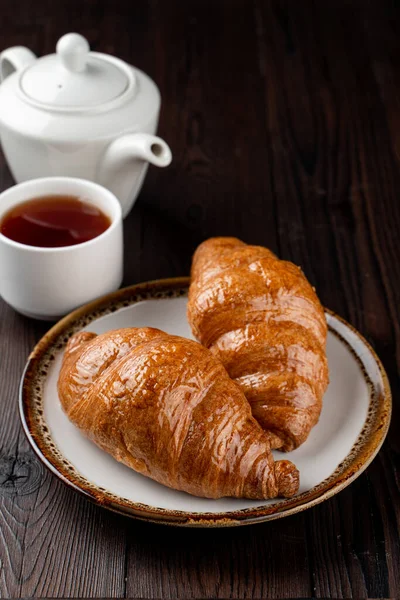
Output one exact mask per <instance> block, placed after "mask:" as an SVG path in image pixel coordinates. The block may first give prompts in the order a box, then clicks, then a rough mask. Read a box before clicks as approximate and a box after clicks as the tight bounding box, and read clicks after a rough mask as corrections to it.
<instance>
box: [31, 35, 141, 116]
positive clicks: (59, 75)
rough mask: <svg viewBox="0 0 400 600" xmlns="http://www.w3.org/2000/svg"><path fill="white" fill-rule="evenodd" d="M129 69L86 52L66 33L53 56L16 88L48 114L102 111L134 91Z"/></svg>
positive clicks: (83, 43) (78, 39)
mask: <svg viewBox="0 0 400 600" xmlns="http://www.w3.org/2000/svg"><path fill="white" fill-rule="evenodd" d="M135 83H136V82H135V74H134V71H133V69H132V68H131V67H130V66H129V65H127V64H126V63H124V62H123V61H122V60H119V59H117V58H114V57H112V56H108V55H105V54H100V53H97V52H90V47H89V44H88V42H87V40H86V39H85V38H84V37H83V36H81V35H79V34H77V33H68V34H67V35H64V36H63V37H62V38H60V39H59V40H58V43H57V47H56V54H50V55H48V56H44V57H43V58H40V59H38V60H36V61H35V62H33V63H32V64H31V65H29V66H28V67H27V68H26V69H25V70H24V71H23V73H22V74H21V79H20V88H21V90H22V91H23V92H24V94H25V95H26V96H27V97H28V99H29V100H30V101H33V102H34V103H39V104H40V105H41V106H42V107H46V108H48V109H51V110H62V111H76V110H80V111H81V110H87V109H89V110H90V109H94V108H97V107H103V106H104V105H105V104H108V103H110V102H113V101H115V100H116V99H117V98H121V96H124V97H125V95H126V94H127V93H128V92H130V93H131V92H133V91H134V90H135V87H136V86H135Z"/></svg>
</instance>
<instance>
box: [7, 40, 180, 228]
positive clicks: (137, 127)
mask: <svg viewBox="0 0 400 600" xmlns="http://www.w3.org/2000/svg"><path fill="white" fill-rule="evenodd" d="M56 50H57V51H56V54H50V55H48V56H44V57H43V58H39V59H38V58H36V56H35V55H34V54H33V53H32V52H31V51H30V50H28V49H27V48H24V47H22V46H16V47H13V48H9V49H8V50H4V52H2V53H1V54H0V78H1V81H2V83H1V86H0V139H1V143H2V146H3V150H4V154H5V156H6V159H7V162H8V164H9V167H10V169H11V172H12V174H13V176H14V178H15V179H16V181H17V182H21V181H26V180H27V179H34V178H37V177H46V176H49V175H67V176H72V177H81V178H84V179H89V180H91V181H95V182H97V183H100V184H102V185H104V186H105V187H107V188H109V189H110V190H111V191H112V192H113V193H114V194H115V195H116V196H117V198H118V199H119V201H120V203H121V206H122V212H123V216H126V215H127V214H128V212H129V211H130V209H131V208H132V205H133V203H134V201H135V199H136V197H137V195H138V193H139V191H140V188H141V186H142V184H143V180H144V177H145V175H146V171H147V167H148V165H149V163H151V164H153V165H156V166H158V167H166V166H167V165H169V164H170V162H171V159H172V156H171V151H170V149H169V147H168V145H167V144H166V143H165V142H164V140H162V139H161V138H159V137H156V136H155V135H154V134H155V133H156V129H157V124H158V115H159V111H160V103H161V100H160V93H159V90H158V88H157V86H156V85H155V83H154V82H153V81H152V79H150V78H149V77H148V76H147V75H146V74H145V73H143V72H142V71H140V70H139V69H134V68H133V67H131V66H130V65H128V64H127V63H125V62H123V61H122V60H119V59H118V58H114V57H113V56H109V55H106V54H100V53H98V52H90V48H89V44H88V42H87V40H86V39H85V38H84V37H82V36H81V35H79V34H77V33H69V34H67V35H65V36H63V37H62V38H61V39H60V40H59V41H58V43H57V48H56Z"/></svg>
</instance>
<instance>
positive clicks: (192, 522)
mask: <svg viewBox="0 0 400 600" xmlns="http://www.w3.org/2000/svg"><path fill="white" fill-rule="evenodd" d="M189 283H190V277H174V278H167V279H156V280H152V281H147V282H143V283H137V284H134V285H130V286H127V287H124V288H121V289H118V290H117V291H115V292H112V293H110V294H107V295H105V296H102V297H100V298H97V299H95V300H93V301H92V302H89V303H88V304H85V305H83V306H81V307H79V308H77V309H76V310H74V311H72V312H71V313H69V314H68V315H66V316H65V317H63V318H62V319H61V320H60V321H58V322H57V323H56V324H54V325H53V326H52V327H51V328H50V329H49V331H47V332H46V333H45V334H44V336H43V337H42V338H41V339H40V340H39V341H38V343H37V344H36V345H35V347H34V348H33V350H32V352H31V353H30V355H29V357H28V361H27V363H26V365H25V368H24V371H23V374H22V377H21V382H20V387H19V413H20V419H21V422H22V426H23V430H24V433H25V435H26V437H27V439H28V441H29V443H30V445H31V447H32V449H33V450H34V452H35V454H36V455H37V457H38V458H39V460H40V461H41V462H42V464H44V466H45V467H47V469H49V470H50V471H51V472H52V473H53V474H54V475H56V477H57V478H58V479H60V480H61V481H62V482H63V483H64V484H65V485H67V486H68V487H70V488H72V489H73V490H74V491H77V492H79V493H80V494H81V495H83V496H84V497H85V498H87V499H89V500H90V501H92V502H94V503H95V504H97V505H99V506H101V507H103V508H107V509H108V510H111V511H113V512H117V513H119V514H122V515H124V516H128V517H131V518H136V519H139V520H142V521H148V522H153V523H162V524H165V525H180V526H187V527H232V526H239V525H251V524H255V523H262V522H265V521H270V520H274V519H278V518H283V517H287V516H290V515H293V514H296V513H298V512H302V511H303V510H306V509H308V508H311V507H313V506H315V505H317V504H320V503H321V502H324V501H325V500H328V499H329V498H331V497H332V496H334V495H335V494H337V493H339V492H341V491H342V490H343V489H345V488H346V487H347V486H348V485H350V483H352V482H353V481H354V480H355V479H356V478H357V477H359V476H360V475H361V473H363V471H364V470H365V469H366V468H367V467H368V466H369V465H370V463H371V462H372V461H373V459H374V458H375V457H376V455H377V454H378V452H379V450H380V448H381V446H382V444H383V442H384V440H385V438H386V435H387V432H388V429H389V425H390V419H391V411H392V395H391V390H390V384H389V379H388V376H387V374H386V371H385V369H384V367H383V365H382V362H381V360H380V359H379V357H378V356H377V354H376V352H375V350H374V349H373V348H372V346H371V345H370V344H369V342H368V341H367V340H366V339H365V338H364V336H362V335H361V333H359V331H358V330H357V329H356V328H355V327H353V326H352V325H351V324H350V323H348V322H347V321H346V320H345V319H343V318H342V317H340V316H339V315H337V314H336V313H335V312H334V311H332V310H330V309H327V308H325V312H326V313H327V314H328V315H331V316H332V317H334V319H336V320H338V321H339V322H341V323H342V324H343V325H344V326H345V327H347V328H348V329H349V330H350V331H351V332H352V333H353V334H355V335H356V337H357V338H358V340H359V341H360V342H361V343H362V344H363V345H364V346H365V347H366V348H367V349H368V350H369V352H370V353H371V355H372V357H373V359H374V361H375V363H376V365H377V367H378V370H379V374H380V376H381V379H382V385H383V390H382V394H381V395H380V398H379V411H378V413H379V414H378V416H379V417H380V424H379V426H378V427H375V429H374V430H373V431H372V432H371V435H370V436H369V438H367V440H366V441H365V443H364V445H365V446H366V447H365V448H364V449H363V454H362V456H361V457H358V460H359V462H358V463H357V464H354V463H356V462H357V461H356V459H357V456H356V457H355V458H354V459H353V460H351V461H350V463H349V465H347V467H346V468H345V470H344V472H343V473H342V474H340V473H339V474H338V475H337V476H336V477H335V479H334V480H333V481H332V482H331V483H330V484H328V485H327V486H326V488H325V489H322V490H318V491H317V492H314V493H313V489H314V488H313V489H311V490H308V491H307V492H304V493H303V494H300V495H299V496H295V497H294V498H292V499H290V500H289V501H285V503H280V506H281V508H279V507H277V508H273V509H271V507H270V505H264V506H258V507H255V508H246V509H240V510H237V511H230V512H226V511H225V512H221V513H199V512H188V511H182V510H173V509H166V508H158V507H153V506H150V505H146V504H142V503H139V502H134V501H132V500H129V501H126V502H124V499H123V498H119V501H118V502H114V501H113V500H112V499H110V498H108V497H106V496H105V495H103V494H101V493H94V491H93V490H91V489H90V488H85V487H83V486H82V484H81V482H77V481H76V480H74V477H73V475H72V474H71V473H69V472H68V471H67V469H65V470H64V471H63V470H62V469H60V467H57V465H56V464H54V463H53V462H52V461H51V460H50V458H49V457H48V455H47V454H46V451H47V452H48V453H50V452H49V450H48V448H47V447H46V445H45V442H44V441H43V438H41V437H40V436H38V435H37V434H36V432H35V430H34V428H33V427H32V422H33V423H36V420H34V419H33V417H32V406H31V405H32V395H33V394H32V386H31V385H30V378H32V377H33V375H34V372H35V369H36V367H37V366H38V365H39V363H40V359H41V358H42V356H43V354H44V353H45V352H46V351H47V350H48V349H49V348H51V347H52V345H53V343H54V341H55V340H56V339H57V338H59V336H60V335H61V334H62V332H63V331H64V330H65V329H66V328H67V327H68V326H70V325H71V323H74V322H75V321H77V320H78V319H80V318H82V317H84V316H85V315H90V314H92V313H93V312H95V311H98V310H100V309H101V308H104V307H106V306H107V305H109V304H110V303H112V302H116V301H118V300H119V301H121V300H122V299H124V298H125V297H127V298H128V297H129V296H132V295H134V294H137V295H141V294H149V293H150V295H151V294H154V293H157V292H165V291H167V292H168V291H170V290H172V291H173V290H175V291H176V290H185V289H187V288H188V287H189ZM132 304H134V302H133V303H132V302H131V303H129V304H128V305H127V306H130V305H132ZM333 331H334V330H333ZM334 333H335V334H336V335H338V336H339V338H340V339H341V341H342V342H343V343H345V344H347V346H348V347H349V349H352V346H351V345H350V344H349V343H348V342H347V341H346V340H345V339H344V338H342V337H341V336H340V335H339V334H338V332H336V331H334ZM352 350H353V349H352ZM353 354H355V352H354V350H353ZM356 358H357V360H358V362H359V363H360V362H361V360H360V358H359V356H358V355H357V356H356ZM360 367H361V368H363V367H362V365H361V364H360ZM363 370H364V369H363ZM377 420H379V419H377ZM351 452H352V451H350V453H349V454H351ZM348 456H349V455H348ZM346 458H347V457H346ZM77 470H78V469H77ZM330 477H331V476H330ZM321 483H323V482H321ZM319 485H321V484H319ZM97 487H98V486H97ZM110 493H111V492H110ZM111 494H112V493H111ZM305 494H306V495H307V499H305V500H304V501H303V500H302V498H301V497H302V496H304V495H305ZM296 498H297V499H298V500H297V501H296Z"/></svg>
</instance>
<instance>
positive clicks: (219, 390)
mask: <svg viewBox="0 0 400 600" xmlns="http://www.w3.org/2000/svg"><path fill="white" fill-rule="evenodd" d="M58 391H59V396H60V399H61V403H62V406H63V408H64V410H65V412H66V413H67V415H68V417H69V419H70V420H71V421H72V422H73V423H75V425H77V426H78V427H79V428H80V429H81V430H82V431H83V432H84V433H85V434H86V435H87V436H88V437H89V438H90V439H91V440H92V441H93V442H95V443H96V444H97V445H98V446H100V448H102V449H103V450H105V451H106V452H109V453H110V454H111V455H112V456H113V457H114V458H116V459H117V460H119V461H121V462H123V463H125V464H126V465H128V466H129V467H131V468H132V469H134V470H135V471H138V472H139V473H142V474H143V475H146V476H148V477H151V478H152V479H155V480H156V481H158V482H160V483H163V484H164V485H167V486H169V487H172V488H175V489H177V490H183V491H185V492H189V493H190V494H194V495H196V496H204V497H208V498H220V497H222V496H234V497H239V498H240V497H247V498H254V499H264V498H273V497H276V496H277V495H280V496H287V497H289V496H292V495H293V494H295V493H296V492H297V490H298V484H299V482H298V471H297V469H296V467H295V466H294V465H293V464H292V463H291V462H289V461H286V460H282V461H278V462H275V463H274V460H273V457H272V454H271V451H270V445H269V439H268V436H267V435H266V434H265V432H264V431H263V430H262V429H261V427H260V426H259V425H258V423H257V422H256V421H255V420H254V419H253V417H252V415H251V410H250V407H249V404H248V402H247V400H246V398H245V397H244V395H243V393H242V392H241V391H240V390H239V388H238V387H237V386H236V385H235V384H234V383H233V382H232V381H231V379H230V378H229V376H228V374H227V372H226V371H225V369H224V367H223V366H222V364H221V362H220V361H219V360H218V359H216V358H215V357H214V356H213V355H212V354H211V352H209V351H208V350H206V349H205V348H204V347H203V346H201V345H200V344H198V343H197V342H193V341H191V340H187V339H184V338H180V337H177V336H172V335H168V334H166V333H164V332H162V331H159V330H158V329H152V328H143V329H138V328H132V329H119V330H115V331H110V332H108V333H105V334H102V335H99V336H96V334H94V333H88V332H81V333H78V334H76V335H75V336H73V337H72V338H71V340H70V341H69V343H68V346H67V349H66V353H65V356H64V360H63V365H62V368H61V372H60V376H59V381H58Z"/></svg>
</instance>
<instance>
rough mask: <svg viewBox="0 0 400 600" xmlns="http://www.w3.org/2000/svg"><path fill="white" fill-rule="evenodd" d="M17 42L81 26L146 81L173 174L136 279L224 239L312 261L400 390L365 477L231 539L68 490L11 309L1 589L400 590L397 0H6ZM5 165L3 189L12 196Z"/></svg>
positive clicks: (43, 40)
mask: <svg viewBox="0 0 400 600" xmlns="http://www.w3.org/2000/svg"><path fill="white" fill-rule="evenodd" d="M0 9H1V10H0V14H1V20H0V31H1V36H0V40H1V46H2V47H7V46H11V45H18V44H24V45H27V46H29V47H30V48H31V49H32V50H34V51H35V52H36V53H38V54H39V55H42V54H45V53H46V54H47V53H49V52H52V51H53V50H54V47H55V44H56V41H57V39H58V38H59V37H60V36H61V35H62V34H63V33H65V32H68V31H74V30H76V31H79V32H81V33H83V34H84V35H85V36H87V37H88V39H89V41H90V44H91V46H92V49H95V50H98V51H104V52H108V53H112V54H116V55H118V56H120V57H121V58H123V59H126V60H127V61H128V62H131V63H133V64H134V65H136V66H137V67H139V68H141V69H143V70H144V71H146V72H148V73H149V74H150V75H151V76H152V77H153V78H154V79H155V80H156V82H157V83H158V85H159V86H160V89H161V93H162V97H163V108H162V114H161V121H160V135H162V136H164V137H165V139H167V140H168V141H169V143H170V145H171V148H172V150H173V153H174V162H173V164H172V166H171V167H170V168H169V169H166V170H156V169H155V168H150V171H149V174H148V177H147V180H146V183H145V186H144V189H143V191H142V193H141V196H140V199H139V200H138V202H137V204H136V205H135V208H134V209H133V211H132V212H131V214H130V215H129V217H128V218H127V219H126V222H125V235H126V246H125V280H124V284H126V285H128V284H131V283H135V282H139V281H144V280H149V279H155V278H161V277H172V276H176V275H184V274H187V273H188V271H189V265H190V257H191V254H192V251H193V249H194V248H195V246H196V245H197V244H198V243H199V242H200V241H201V240H203V239H204V238H206V237H208V236H212V235H236V236H239V237H241V238H243V239H244V240H246V241H249V242H253V243H257V244H264V245H267V246H269V247H271V248H272V249H273V250H274V251H276V252H277V253H279V255H280V256H281V257H284V258H287V259H291V260H294V261H295V262H297V263H299V264H301V265H302V266H303V269H304V270H305V273H306V274H307V276H308V277H309V279H310V280H311V281H312V282H313V284H315V285H316V287H317V290H318V292H319V295H320V297H321V299H322V301H323V302H324V303H325V304H326V305H327V306H329V307H330V308H332V309H333V310H334V311H336V312H338V313H339V314H341V315H342V316H343V317H345V318H346V319H348V320H349V321H350V322H351V323H352V324H353V325H355V326H356V327H357V328H358V329H359V330H360V331H361V332H362V333H363V335H364V336H365V337H366V338H367V339H368V340H369V341H370V342H371V344H372V345H373V346H374V348H375V349H376V351H377V352H378V354H379V355H380V356H381V358H382V360H383V362H384V364H385V367H386V369H387V371H388V374H389V377H390V379H391V385H392V389H393V394H394V417H393V422H392V427H391V430H390V433H389V436H388V439H387V441H386V443H385V445H384V447H383V449H382V451H381V452H380V454H379V456H378V457H377V458H376V459H375V461H374V462H373V464H372V465H371V466H370V467H369V468H368V469H367V471H366V472H365V473H364V474H363V475H362V476H361V477H360V478H359V479H358V480H357V481H356V482H355V483H353V485H351V486H350V487H349V488H347V489H346V490H344V491H343V492H342V493H341V494H339V495H338V496H337V497H334V498H332V499H331V500H329V501H327V502H325V503H324V504H322V505H320V506H317V507H315V508H313V509H311V510H308V511H306V512H304V513H300V514H297V515H296V516H293V517H290V518H286V519H282V520H279V521H274V522H271V523H266V524H263V525H258V526H251V527H243V528H238V529H231V530H214V531H202V530H184V529H171V528H168V527H163V526H155V525H148V524H146V523H140V522H136V521H130V520H128V519H125V518H123V517H120V516H117V515H114V514H111V513H108V512H106V511H104V510H102V509H100V508H97V507H95V506H93V505H91V504H90V503H89V502H87V501H86V500H85V499H83V498H81V497H80V496H78V495H77V494H75V493H74V492H72V491H71V490H69V489H67V488H66V487H64V486H63V485H62V484H61V483H60V482H59V481H58V480H56V478H55V477H53V476H52V475H51V474H50V473H49V472H47V471H46V470H45V469H44V468H43V467H42V465H41V464H40V463H39V462H38V460H37V459H36V458H35V456H34V454H33V452H32V451H31V450H30V447H29V446H28V443H27V441H26V440H25V437H24V434H23V432H22V429H21V426H20V423H19V418H18V413H17V396H18V383H19V378H20V375H21V372H22V369H23V366H24V363H25V360H26V357H27V355H28V353H29V351H30V349H31V348H32V346H33V345H34V344H35V342H36V341H37V340H38V339H39V338H40V337H41V336H42V335H43V333H44V332H45V331H46V329H47V328H48V324H46V323H40V322H34V321H31V320H28V319H26V318H23V317H21V316H19V315H17V314H16V313H15V312H13V310H11V309H10V308H9V307H8V306H6V305H5V304H4V303H1V304H0V352H1V354H0V361H1V362H0V371H1V379H0V381H1V406H2V412H1V419H0V431H1V434H0V443H1V454H0V492H1V494H0V500H1V512H0V595H1V596H3V597H8V596H11V597H28V596H36V597H138V598H139V597H140V598H150V597H155V598H161V597H163V598H194V597H197V598H214V597H219V598H228V597H229V598H243V597H252V598H253V597H254V598H257V597H261V596H264V597H270V598H284V597H340V598H341V597H347V598H349V597H363V598H365V597H374V598H375V597H389V596H394V595H396V594H397V593H398V591H399V589H400V569H399V564H400V549H399V522H400V501H399V500H400V499H399V481H400V472H399V450H400V430H399V379H398V374H399V361H400V308H399V307H400V283H399V282H400V266H399V263H400V261H399V259H400V255H399V251H398V243H399V232H400V4H399V2H396V1H394V0H376V1H367V0H361V1H360V2H355V1H354V2H350V1H344V0H342V1H341V0H324V1H322V0H319V1H318V0H315V2H311V1H308V0H287V1H283V0H282V1H280V2H267V1H262V0H254V1H251V0H241V1H239V0H226V2H224V1H221V0H207V1H206V0H196V1H191V0H182V1H179V0H174V1H173V0H169V1H168V2H166V1H163V0H149V1H145V0H136V1H135V2H133V1H132V0H127V1H126V2H125V1H123V0H103V1H102V0H97V1H96V0H87V1H77V0H68V1H67V0H57V2H55V1H54V0H53V1H51V0H48V1H44V0H40V1H39V0H36V2H32V1H31V0H19V1H14V2H10V1H8V0H1V1H0ZM12 183H13V182H12V179H11V176H10V173H9V171H8V168H7V167H6V165H5V163H4V159H3V158H2V159H1V167H0V186H1V189H5V188H7V187H8V186H10V185H12Z"/></svg>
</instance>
